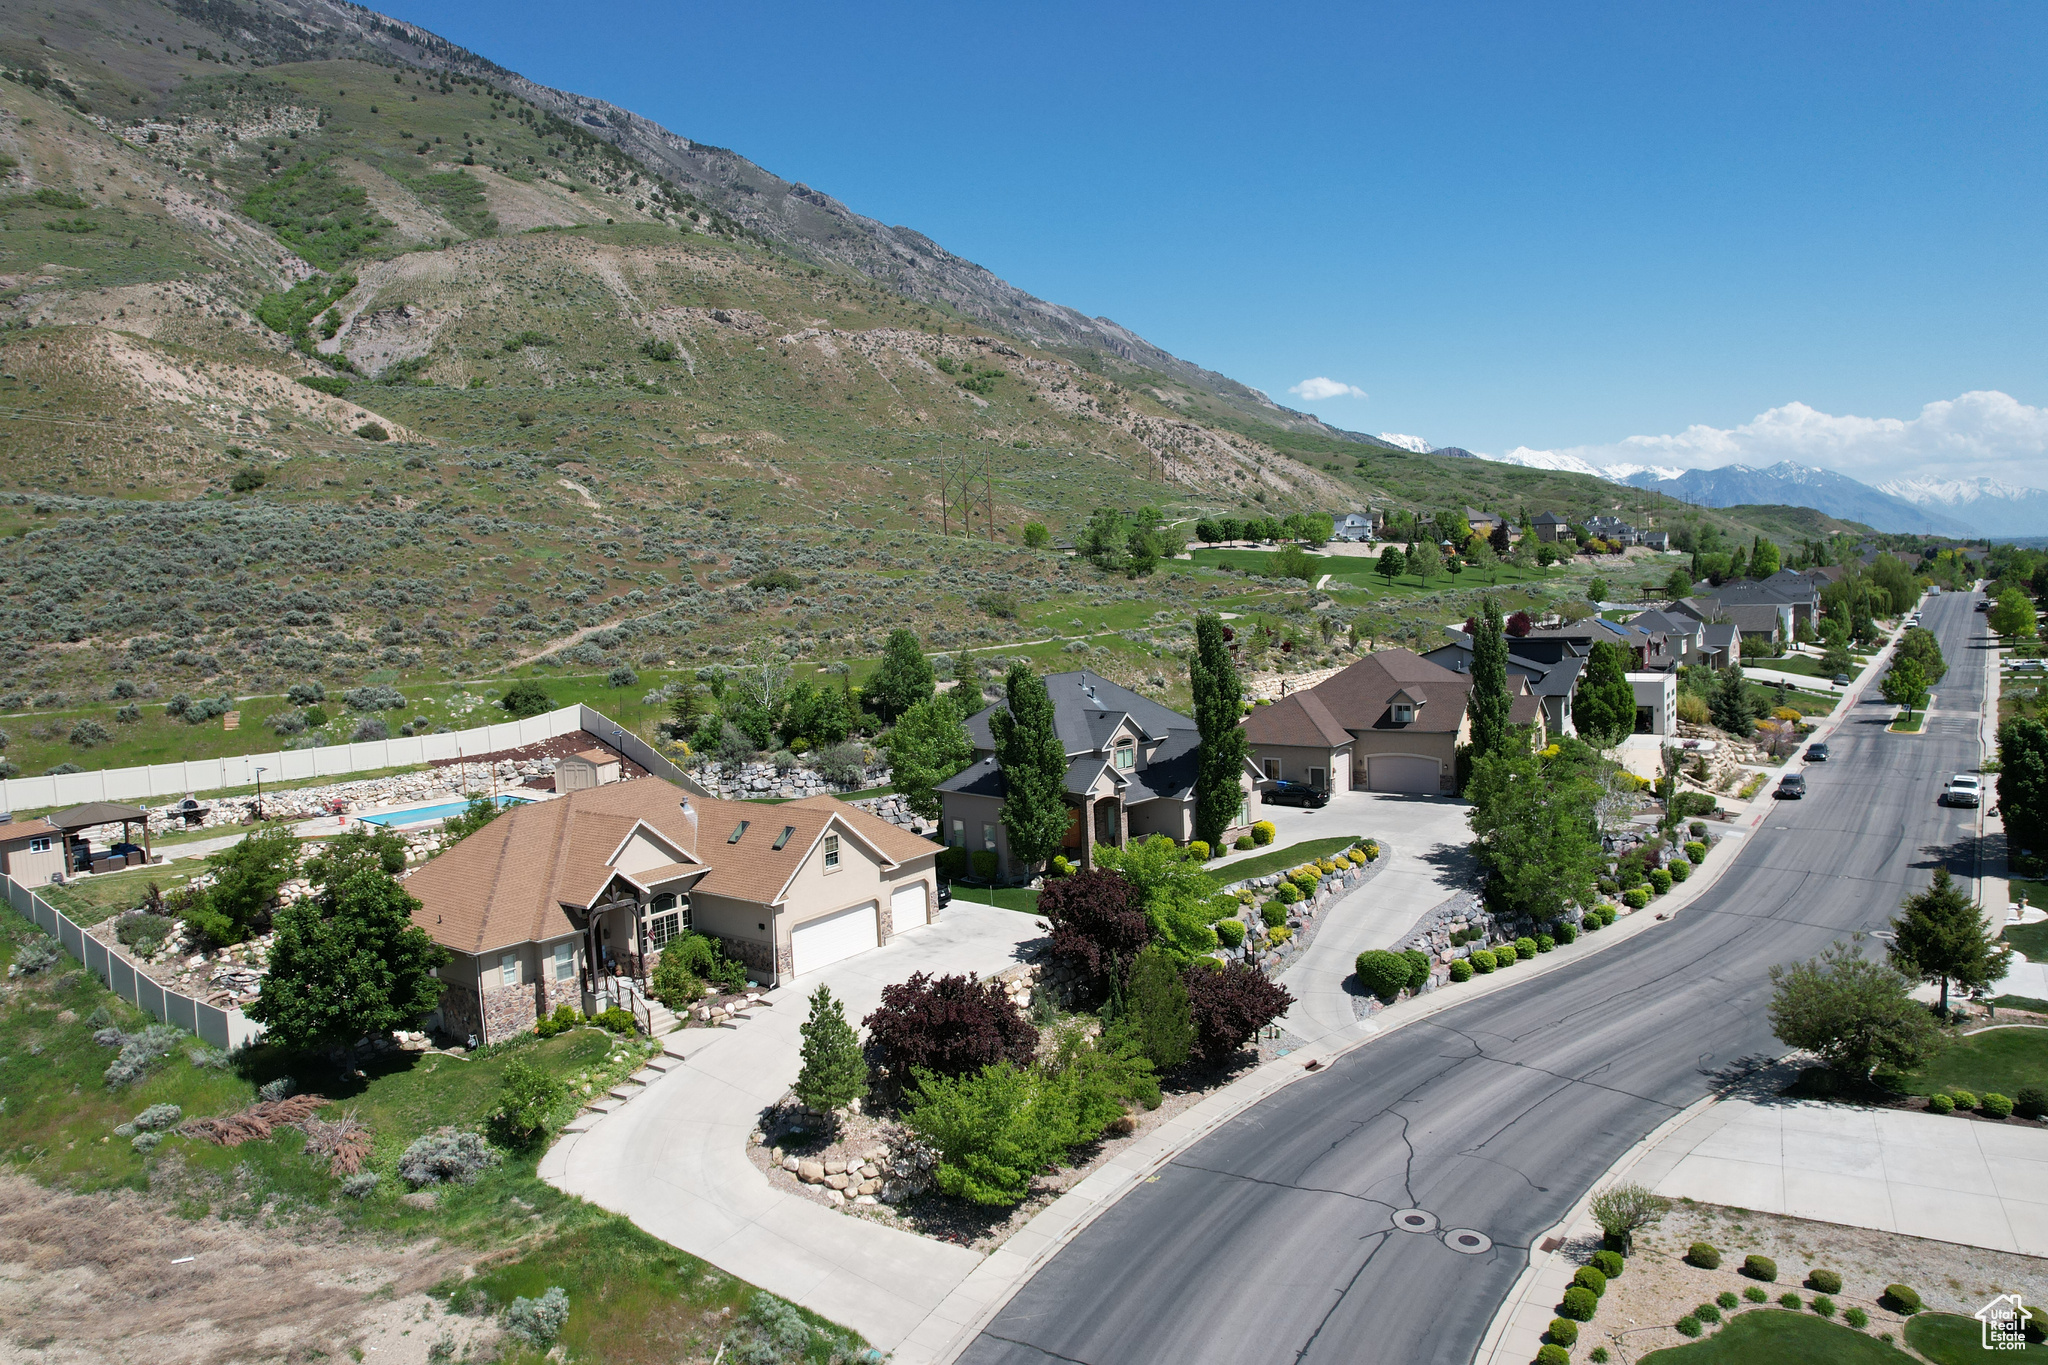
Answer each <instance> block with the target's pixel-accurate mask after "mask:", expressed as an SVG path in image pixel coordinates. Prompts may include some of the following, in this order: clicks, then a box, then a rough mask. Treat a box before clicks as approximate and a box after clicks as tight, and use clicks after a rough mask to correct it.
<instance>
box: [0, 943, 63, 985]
mask: <svg viewBox="0 0 2048 1365" xmlns="http://www.w3.org/2000/svg"><path fill="white" fill-rule="evenodd" d="M63 956H64V952H63V950H62V949H61V948H59V947H58V946H57V940H56V939H54V938H51V937H50V936H49V935H48V934H42V935H39V936H38V937H35V938H32V939H30V940H29V941H28V942H26V943H24V944H22V945H21V946H20V947H19V948H16V949H15V950H14V963H13V966H12V968H11V970H9V972H8V975H9V976H17V975H19V976H33V975H35V973H37V972H46V971H48V970H49V969H50V968H52V967H54V966H56V965H57V963H58V961H59V959H61V958H62V957H63Z"/></svg>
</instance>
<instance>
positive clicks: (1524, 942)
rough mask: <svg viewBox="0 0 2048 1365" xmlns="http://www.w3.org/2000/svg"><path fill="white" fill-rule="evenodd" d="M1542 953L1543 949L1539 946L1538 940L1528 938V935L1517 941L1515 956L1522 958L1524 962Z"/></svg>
mask: <svg viewBox="0 0 2048 1365" xmlns="http://www.w3.org/2000/svg"><path fill="white" fill-rule="evenodd" d="M1541 951H1542V949H1541V948H1540V947H1539V946H1538V945H1537V942H1536V940H1535V939H1533V938H1530V937H1528V936H1527V935H1526V934H1525V935H1523V936H1522V937H1521V938H1518V939H1516V940H1515V956H1516V957H1519V958H1521V959H1522V960H1523V961H1524V962H1526V961H1528V960H1529V959H1530V958H1532V957H1534V956H1536V954H1537V953H1539V952H1541Z"/></svg>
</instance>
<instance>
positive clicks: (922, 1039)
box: [861, 877, 1081, 1087]
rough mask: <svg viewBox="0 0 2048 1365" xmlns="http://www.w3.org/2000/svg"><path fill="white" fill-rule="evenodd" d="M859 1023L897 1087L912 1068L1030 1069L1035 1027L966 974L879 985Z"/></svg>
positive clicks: (988, 984) (959, 1072)
mask: <svg viewBox="0 0 2048 1365" xmlns="http://www.w3.org/2000/svg"><path fill="white" fill-rule="evenodd" d="M1074 880H1075V881H1079V880H1081V879H1080V878H1078V877H1077V878H1075V879H1074ZM1068 884H1070V883H1062V885H1068ZM861 1026H862V1027H863V1028H865V1029H866V1030H867V1031H868V1046H869V1047H871V1048H873V1049H875V1050H876V1051H877V1052H878V1053H879V1054H880V1056H881V1058H882V1060H883V1062H884V1063H885V1064H886V1065H887V1066H888V1067H889V1070H890V1076H891V1079H892V1081H893V1082H894V1083H895V1084H896V1085H897V1086H899V1087H900V1086H901V1085H903V1084H904V1083H905V1082H907V1081H908V1080H909V1079H910V1077H911V1075H912V1074H913V1073H914V1072H919V1071H923V1072H930V1073H932V1074H934V1075H938V1076H964V1075H967V1074H969V1073H970V1072H977V1071H980V1070H982V1069H984V1068H986V1067H990V1066H993V1065H995V1064H996V1063H997V1062H1001V1061H1009V1062H1012V1063H1014V1064H1016V1065H1017V1066H1020V1067H1024V1066H1029V1065H1030V1064H1031V1059H1032V1056H1033V1055H1034V1054H1035V1053H1036V1051H1037V1049H1038V1030H1037V1028H1035V1027H1034V1026H1033V1025H1032V1023H1031V1021H1030V1020H1029V1019H1027V1018H1025V1017H1024V1013H1023V1011H1021V1010H1020V1009H1018V1008H1017V1006H1015V1005H1013V1004H1011V1003H1010V997H1009V994H1008V993H1007V992H1005V991H1004V990H1003V988H1002V985H1001V983H999V982H996V981H983V980H981V979H980V978H979V977H977V976H975V975H974V974H972V973H969V974H968V975H966V976H941V977H937V978H934V977H933V976H932V975H931V974H930V973H928V972H918V973H916V974H915V975H913V976H912V977H911V978H910V979H909V980H908V981H901V982H898V983H896V984H895V985H892V986H885V987H883V989H882V1000H881V1003H880V1004H879V1005H878V1006H877V1007H876V1008H875V1010H874V1012H873V1013H871V1014H869V1015H868V1016H867V1018H865V1019H863V1020H862V1021H861Z"/></svg>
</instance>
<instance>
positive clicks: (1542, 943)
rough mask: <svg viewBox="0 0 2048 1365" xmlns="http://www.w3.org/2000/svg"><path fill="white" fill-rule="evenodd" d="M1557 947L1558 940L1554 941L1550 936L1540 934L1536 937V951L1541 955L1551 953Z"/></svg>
mask: <svg viewBox="0 0 2048 1365" xmlns="http://www.w3.org/2000/svg"><path fill="white" fill-rule="evenodd" d="M1555 947H1557V940H1556V939H1554V938H1552V937H1551V936H1550V935H1548V934H1538V935H1536V951H1537V952H1539V953H1547V952H1549V951H1550V950H1551V949H1553V948H1555Z"/></svg>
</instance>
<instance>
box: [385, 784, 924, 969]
mask: <svg viewBox="0 0 2048 1365" xmlns="http://www.w3.org/2000/svg"><path fill="white" fill-rule="evenodd" d="M684 795H685V793H684V792H683V791H682V789H681V788H679V787H675V786H671V785H670V784H669V783H666V782H663V781H661V780H660V779H658V778H652V777H647V778H640V779H638V780H636V781H632V782H615V783H611V784H609V785H607V786H602V787H592V788H590V789H588V790H586V791H579V792H570V793H569V794H568V795H566V796H562V797H559V798H557V799H556V800H553V801H537V802H535V803H533V804H532V805H528V806H515V807H514V808H512V809H511V810H508V811H506V812H505V814H503V815H501V816H499V817H498V818H497V819H495V820H493V821H491V823H489V824H488V825H485V826H484V827H483V828H482V829H480V830H478V831H477V832H476V833H474V834H472V835H470V836H469V837H468V838H466V839H464V840H463V841H462V842H461V843H459V844H457V845H456V846H455V847H454V848H451V849H449V850H448V851H447V852H445V853H443V854H441V856H439V857H438V858H435V859H434V860H433V861H432V862H429V863H428V864H427V865H426V866H425V867H422V868H421V869H419V870H418V871H417V872H415V873H413V875H412V876H411V877H410V878H408V879H407V881H406V890H408V891H410V892H411V893H412V894H413V895H414V896H417V897H418V898H419V900H420V906H421V908H420V909H419V910H418V911H417V912H415V913H414V915H413V922H414V923H415V924H418V925H419V926H420V927H421V928H422V929H425V930H426V931H427V932H428V933H429V934H430V935H432V936H433V937H434V939H435V940H436V941H437V942H440V943H443V944H446V945H447V946H448V947H450V948H453V949H455V950H456V951H458V952H463V953H487V952H492V951H495V950H497V949H500V948H506V947H510V946H511V945H513V944H518V943H530V942H537V941H544V940H547V939H551V938H559V937H561V936H562V935H565V934H570V933H574V932H575V926H574V925H573V924H571V923H570V921H569V916H568V914H567V913H566V912H565V911H564V910H563V906H564V905H571V906H575V907H577V908H579V909H581V908H584V907H588V906H589V905H590V904H591V903H592V902H593V901H595V900H596V899H597V898H598V897H599V896H600V895H601V894H602V892H603V891H604V888H605V886H606V885H607V884H608V883H609V882H610V881H611V878H612V875H613V870H612V868H611V865H610V860H611V858H612V857H613V856H614V855H615V854H616V853H617V851H618V849H619V847H620V846H621V845H622V844H623V843H624V842H625V841H626V839H627V838H628V836H630V835H631V834H632V833H633V831H634V830H635V828H636V827H639V826H643V825H644V826H645V827H646V828H647V829H648V830H651V831H652V832H653V834H654V835H655V836H656V838H657V840H658V841H659V842H660V843H663V844H665V845H668V846H670V847H672V848H674V849H676V850H678V851H679V852H681V853H682V854H683V855H684V856H685V857H686V858H694V859H695V860H696V862H697V864H698V865H705V866H708V867H709V871H708V872H706V873H705V875H704V876H703V878H702V879H700V880H699V881H698V882H697V883H696V885H695V886H694V887H693V888H692V889H693V890H701V891H707V892H711V893H714V894H717V895H722V896H731V897H733V898H734V899H736V900H743V901H751V902H754V903H755V904H760V905H773V904H775V903H777V902H778V901H780V900H781V899H782V897H783V894H784V892H785V890H786V889H787V887H788V885H789V882H790V879H791V878H792V877H793V876H795V875H796V871H797V869H798V868H799V867H801V866H802V865H803V860H804V858H805V857H806V856H807V855H808V853H809V852H810V850H811V848H812V847H813V846H814V845H816V843H817V842H818V840H819V839H820V838H821V837H822V836H823V835H824V834H825V832H826V830H827V828H828V827H832V826H837V827H838V828H839V829H840V830H842V831H844V832H845V833H846V834H847V835H850V836H851V837H853V838H855V839H858V840H860V841H861V842H863V843H865V844H867V845H869V846H870V847H872V848H873V849H874V850H875V851H876V852H877V853H878V854H879V855H880V856H881V857H882V858H883V859H885V860H886V861H887V862H889V863H891V864H901V863H905V862H908V861H910V860H911V859H913V858H917V857H930V856H932V855H934V854H936V853H937V852H938V847H937V845H935V844H933V843H931V842H929V841H928V840H925V839H921V838H919V837H917V836H916V835H914V834H908V833H906V832H904V831H903V830H900V829H898V828H896V826H894V825H891V824H890V823H889V822H887V821H886V820H881V819H877V818H876V817H875V816H872V815H869V814H867V813H866V812H864V811H859V810H856V809H854V808H853V807H851V806H849V805H847V804H846V803H845V802H843V801H837V800H834V799H833V798H832V797H829V796H814V797H809V798H807V799H805V800H802V801H790V802H786V803H784V804H782V805H779V806H760V805H753V804H750V803H747V802H743V801H718V800H713V799H710V798H707V797H696V796H693V797H690V811H691V812H692V813H693V814H694V816H695V819H694V821H693V820H692V819H691V817H690V815H686V814H685V813H684V811H683V809H682V807H681V804H680V803H681V802H682V799H683V797H684ZM742 820H744V821H747V822H748V828H747V832H746V833H745V834H744V835H742V836H741V838H740V840H739V842H738V843H728V842H727V839H728V837H729V836H730V835H731V833H732V831H733V829H734V828H735V827H736V826H737V825H738V824H739V823H740V822H741V821H742ZM785 826H789V827H793V828H794V831H795V832H794V833H793V834H792V835H791V836H790V838H789V839H788V840H787V841H786V842H785V843H784V844H783V847H782V848H780V849H777V848H775V847H774V844H775V840H776V836H777V835H779V834H780V833H781V832H782V830H783V828H784V827H785ZM687 866H689V864H687V863H682V862H677V863H671V864H668V865H666V866H664V867H662V868H659V869H655V870H654V872H651V873H640V874H636V875H635V878H634V879H635V880H644V879H645V878H646V877H648V876H650V875H655V874H656V873H658V874H659V877H658V879H660V880H669V879H672V878H674V877H675V876H678V875H681V872H680V869H682V868H684V867H687Z"/></svg>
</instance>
